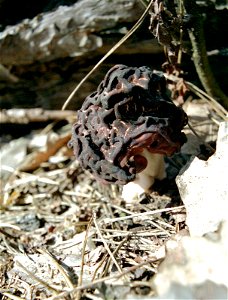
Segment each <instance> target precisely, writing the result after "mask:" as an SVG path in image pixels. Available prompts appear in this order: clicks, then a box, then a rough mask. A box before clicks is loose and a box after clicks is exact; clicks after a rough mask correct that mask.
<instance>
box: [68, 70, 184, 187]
mask: <svg viewBox="0 0 228 300" xmlns="http://www.w3.org/2000/svg"><path fill="white" fill-rule="evenodd" d="M165 90H166V80H165V77H164V76H163V75H162V73H161V72H153V71H151V69H150V68H148V67H145V66H143V67H140V68H132V67H127V66H124V65H116V66H114V67H113V68H112V69H110V70H109V72H108V73H107V74H106V76H105V78H104V80H103V81H102V82H101V83H100V85H99V86H98V88H97V91H96V92H94V93H92V94H91V95H90V96H88V97H87V98H86V99H85V101H84V103H83V105H82V108H81V109H80V110H79V111H78V114H77V123H76V124H75V125H74V126H73V133H72V139H71V142H70V143H71V145H72V146H73V148H74V153H75V156H76V158H77V159H78V160H79V162H80V164H81V166H82V167H83V168H85V169H88V170H90V171H91V172H92V173H93V174H94V175H95V176H96V177H98V178H100V179H102V180H103V181H105V182H113V183H119V184H125V183H127V182H129V181H132V180H134V178H135V176H136V173H137V172H138V170H139V169H140V171H141V169H142V168H140V167H138V166H137V163H138V162H139V161H140V159H139V156H140V153H141V152H142V151H143V149H144V148H146V149H147V150H149V151H150V152H152V153H161V154H165V155H172V154H173V153H174V152H176V151H178V150H179V149H180V147H181V146H182V144H183V143H184V142H185V141H186V137H185V135H184V134H183V133H181V130H182V128H183V126H184V125H186V122H187V116H186V114H185V112H184V111H183V110H182V109H181V108H178V107H176V106H175V105H174V104H173V102H172V101H171V100H170V99H169V98H168V97H167V96H166V94H165ZM134 158H137V159H134ZM144 165H145V164H144ZM144 167H146V166H144Z"/></svg>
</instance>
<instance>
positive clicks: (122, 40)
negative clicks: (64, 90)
mask: <svg viewBox="0 0 228 300" xmlns="http://www.w3.org/2000/svg"><path fill="white" fill-rule="evenodd" d="M152 3H153V0H151V1H150V3H149V5H148V6H147V8H146V9H145V11H144V13H143V14H142V16H141V17H140V18H139V20H138V21H137V22H136V23H135V25H134V26H133V27H132V28H131V29H130V30H129V31H128V32H127V33H126V34H125V36H123V37H122V39H121V40H120V41H119V42H118V43H116V44H115V45H114V46H113V47H112V48H111V49H110V50H109V51H108V52H107V53H106V54H105V55H104V56H103V57H102V59H101V60H99V62H98V63H97V64H96V65H95V66H94V67H93V68H92V70H91V71H90V72H89V73H88V74H87V75H86V76H85V77H84V78H83V79H82V80H81V81H80V82H79V84H78V85H77V86H76V88H75V89H74V90H73V92H72V93H71V94H70V96H69V97H68V98H67V100H66V101H65V103H64V104H63V106H62V110H65V109H66V107H67V106H68V104H69V103H70V101H71V100H72V98H73V97H74V95H75V93H76V92H77V91H78V90H79V88H80V87H81V86H82V84H83V83H84V82H85V81H86V80H87V79H88V78H89V76H90V75H91V74H92V73H93V72H94V71H95V70H96V69H97V68H98V67H99V66H100V65H101V64H102V63H103V62H104V61H105V60H106V58H108V57H109V56H110V55H111V54H112V53H113V52H115V51H116V49H118V48H119V47H120V46H121V45H122V44H123V43H124V42H125V41H126V40H127V39H128V38H129V37H130V36H131V35H132V34H133V33H134V32H135V31H136V30H137V29H138V28H139V26H140V25H141V24H142V22H143V20H144V19H145V17H146V15H147V13H148V11H149V9H150V7H151V5H152Z"/></svg>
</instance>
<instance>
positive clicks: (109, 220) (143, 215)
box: [103, 205, 184, 223]
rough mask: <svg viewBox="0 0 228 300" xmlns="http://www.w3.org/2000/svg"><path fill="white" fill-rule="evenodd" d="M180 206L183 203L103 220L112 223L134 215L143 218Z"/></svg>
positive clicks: (179, 207) (176, 208)
mask: <svg viewBox="0 0 228 300" xmlns="http://www.w3.org/2000/svg"><path fill="white" fill-rule="evenodd" d="M182 208H184V205H181V206H177V207H172V208H162V209H156V210H152V211H146V212H143V213H135V214H132V215H130V216H126V217H118V218H114V219H105V220H103V222H105V223H113V222H118V221H124V220H127V219H132V218H135V217H141V218H143V217H146V216H150V215H155V214H159V213H162V212H168V211H175V210H178V209H182Z"/></svg>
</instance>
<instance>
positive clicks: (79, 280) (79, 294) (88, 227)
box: [76, 218, 93, 300]
mask: <svg viewBox="0 0 228 300" xmlns="http://www.w3.org/2000/svg"><path fill="white" fill-rule="evenodd" d="M92 221H93V219H92V218H91V219H90V221H89V224H88V226H87V229H86V233H85V238H84V241H83V246H82V261H81V270H80V274H79V278H78V285H79V286H80V285H82V278H83V271H84V263H85V249H86V244H87V240H88V235H89V229H90V227H91V224H92ZM80 297H81V291H80V290H79V291H78V292H77V294H76V300H79V299H80Z"/></svg>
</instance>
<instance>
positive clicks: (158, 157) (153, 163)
mask: <svg viewBox="0 0 228 300" xmlns="http://www.w3.org/2000/svg"><path fill="white" fill-rule="evenodd" d="M140 155H141V156H143V157H145V158H146V160H147V166H146V168H145V169H144V170H143V171H142V172H140V173H137V174H136V178H135V180H134V181H132V182H129V183H127V184H126V185H124V186H123V191H122V198H123V199H124V200H125V201H126V202H132V201H134V200H137V199H138V197H139V196H140V195H141V194H143V193H145V192H148V191H149V189H150V188H151V186H152V185H153V184H154V181H155V179H160V180H161V179H164V178H165V177H166V172H165V162H164V155H163V154H157V153H150V152H149V151H148V150H145V149H144V150H143V152H142V153H140Z"/></svg>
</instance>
